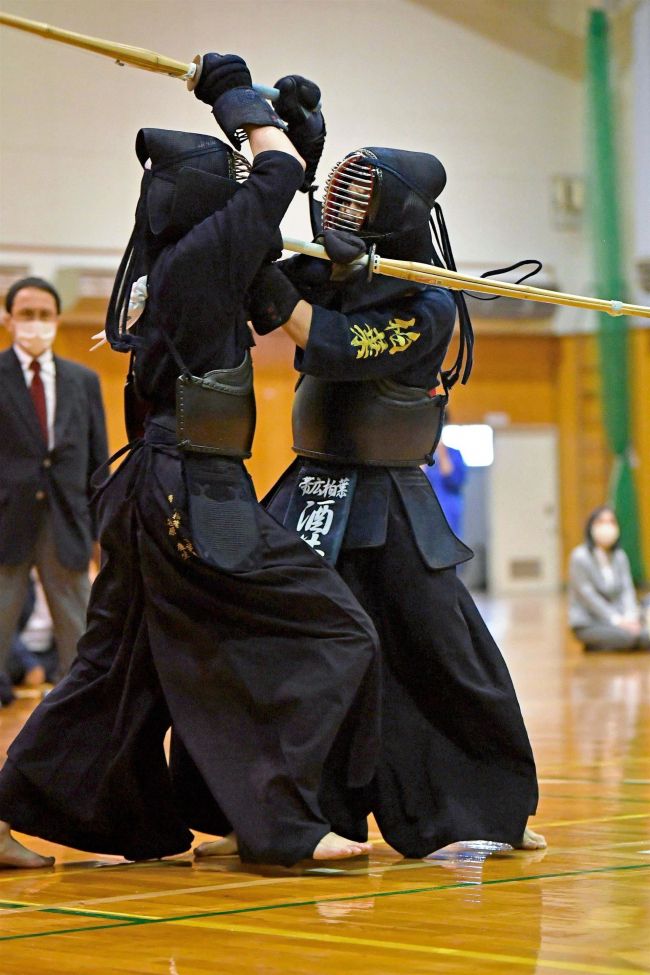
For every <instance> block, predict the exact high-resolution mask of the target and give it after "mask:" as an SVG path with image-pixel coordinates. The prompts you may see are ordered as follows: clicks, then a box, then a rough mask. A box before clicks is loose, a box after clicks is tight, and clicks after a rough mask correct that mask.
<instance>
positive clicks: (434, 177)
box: [322, 146, 447, 260]
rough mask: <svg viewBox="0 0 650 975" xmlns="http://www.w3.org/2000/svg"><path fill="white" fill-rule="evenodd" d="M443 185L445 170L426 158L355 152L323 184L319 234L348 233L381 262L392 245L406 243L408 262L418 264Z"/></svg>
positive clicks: (377, 149) (379, 151)
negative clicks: (370, 247)
mask: <svg viewBox="0 0 650 975" xmlns="http://www.w3.org/2000/svg"><path fill="white" fill-rule="evenodd" d="M446 182H447V174H446V173H445V168H444V166H443V165H442V163H441V162H440V160H439V159H437V158H436V157H435V156H433V155H431V154H430V153H427V152H410V151H408V150H405V149H386V148H380V147H376V146H373V147H366V148H364V149H358V150H356V151H355V152H351V153H348V155H347V156H346V157H345V158H344V159H342V160H341V162H339V163H337V165H336V166H335V167H334V168H333V169H332V171H331V172H330V174H329V176H328V178H327V183H326V186H325V193H324V197H323V215H322V220H323V229H324V230H347V231H350V232H352V233H354V234H356V235H357V236H359V237H361V238H363V239H364V240H367V241H368V242H369V243H371V244H376V245H377V250H378V252H379V253H381V254H384V255H385V256H389V251H393V250H395V246H391V242H392V244H393V245H397V244H398V241H399V240H401V239H406V241H407V249H408V247H409V244H410V256H411V259H412V260H420V259H422V258H423V257H425V255H423V254H422V253H421V252H422V247H423V244H424V242H425V240H429V241H430V233H429V231H428V225H429V216H430V212H431V209H432V208H433V206H434V204H435V201H436V199H437V197H438V196H439V195H440V193H442V191H443V189H444V187H445V184H446ZM423 230H424V231H426V233H425V234H424V235H423V233H422V231H423ZM414 246H415V248H416V249H417V251H418V252H419V253H415V252H414ZM399 250H403V248H402V247H399ZM390 256H398V254H390ZM399 256H401V255H399ZM430 256H432V255H430V254H427V255H426V257H427V258H428V257H430Z"/></svg>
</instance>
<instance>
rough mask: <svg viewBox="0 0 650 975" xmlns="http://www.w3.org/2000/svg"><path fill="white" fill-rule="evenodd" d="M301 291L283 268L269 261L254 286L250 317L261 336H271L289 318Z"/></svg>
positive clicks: (251, 292)
mask: <svg viewBox="0 0 650 975" xmlns="http://www.w3.org/2000/svg"><path fill="white" fill-rule="evenodd" d="M299 301H300V294H299V292H298V291H296V289H295V288H294V286H293V285H292V283H291V281H289V279H288V278H286V277H285V276H284V274H283V273H282V271H281V270H280V268H279V267H276V266H275V265H274V264H266V265H264V266H263V267H262V268H260V270H259V271H258V272H257V274H256V275H255V278H254V279H253V283H252V284H251V287H250V294H249V305H248V316H249V318H250V321H251V323H252V325H253V328H254V329H255V331H256V332H257V334H258V335H268V334H269V332H273V331H274V330H275V329H276V328H280V326H281V325H284V323H285V322H287V321H289V319H290V318H291V315H292V314H293V310H294V308H295V307H296V305H297V304H298V302H299Z"/></svg>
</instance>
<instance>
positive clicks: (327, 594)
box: [0, 54, 379, 867]
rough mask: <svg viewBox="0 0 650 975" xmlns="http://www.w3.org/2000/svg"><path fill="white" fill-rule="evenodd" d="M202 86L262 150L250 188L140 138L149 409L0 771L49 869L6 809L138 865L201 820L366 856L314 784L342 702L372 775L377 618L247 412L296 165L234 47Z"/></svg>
mask: <svg viewBox="0 0 650 975" xmlns="http://www.w3.org/2000/svg"><path fill="white" fill-rule="evenodd" d="M313 88H315V86H312V89H313ZM316 91H317V89H316ZM195 93H196V95H197V96H198V97H199V98H200V99H201V100H203V101H204V102H207V103H208V104H209V105H211V106H213V112H214V115H215V117H216V119H217V121H218V123H219V124H220V126H221V128H222V129H223V130H224V132H226V134H227V135H228V136H229V137H230V139H231V141H232V142H233V144H235V145H236V146H238V145H239V142H238V135H237V132H238V131H239V130H241V129H242V128H243V129H244V130H245V132H246V134H247V136H248V138H249V139H250V144H251V149H252V153H253V156H254V162H253V166H252V170H251V171H250V175H248V178H246V179H245V180H244V181H243V182H241V183H238V182H237V181H236V179H235V176H236V175H237V172H238V170H239V169H240V168H241V167H242V165H243V164H244V163H245V159H244V157H240V156H239V155H238V154H234V153H233V151H232V149H231V148H230V147H229V146H227V145H226V144H225V143H223V142H221V141H220V140H218V139H216V138H213V137H211V136H206V135H198V134H192V133H185V132H169V131H164V130H159V129H143V130H141V131H140V133H139V134H138V137H137V142H136V151H137V155H138V158H139V160H140V162H141V164H142V165H143V167H144V175H143V181H142V189H141V195H140V199H139V202H138V206H137V210H136V221H135V228H134V231H133V235H132V237H131V240H130V242H129V245H128V248H127V251H126V253H125V256H124V259H123V261H122V265H121V267H120V269H119V271H118V277H117V280H116V284H115V288H114V291H113V296H112V298H111V302H110V305H109V311H108V317H107V336H108V338H109V341H110V342H111V344H112V345H113V347H114V348H116V349H118V350H122V351H129V352H131V353H132V375H131V376H130V380H131V381H134V382H135V393H136V394H137V404H138V405H139V407H140V411H141V412H142V409H143V408H144V411H146V425H145V428H144V433H143V434H142V435H141V436H140V435H139V436H138V437H137V438H136V439H135V440H132V441H131V442H130V444H129V447H130V450H129V453H128V456H127V458H126V460H125V461H124V462H123V463H122V464H121V466H120V467H119V468H118V469H117V471H115V472H114V473H113V474H112V476H110V477H109V478H108V480H107V481H106V482H105V483H104V484H103V485H102V486H101V488H100V489H99V492H98V493H99V497H98V502H97V505H98V515H99V524H100V540H101V545H102V550H103V561H102V568H101V571H100V573H99V575H98V577H97V580H96V582H95V584H94V587H93V591H92V597H91V602H90V606H89V611H88V629H87V632H86V633H85V635H84V636H83V638H82V639H81V641H80V643H79V646H78V657H77V659H76V661H75V663H74V664H73V667H72V670H71V672H70V674H69V676H68V677H67V678H66V679H65V680H64V681H63V682H62V683H61V684H59V685H58V686H57V687H56V688H55V689H54V690H53V691H52V692H51V693H50V694H49V695H48V696H47V698H46V699H45V700H44V701H43V702H42V703H41V704H40V705H39V707H38V708H37V709H36V710H35V711H34V713H33V714H32V716H31V717H30V719H29V721H28V722H27V724H26V725H25V727H24V729H23V730H22V732H21V733H20V734H19V736H18V737H17V739H16V740H15V741H14V743H13V744H12V746H11V747H10V749H9V757H8V759H7V762H6V764H5V766H4V768H3V769H2V771H1V772H0V820H2V822H1V823H0V865H4V866H14V867H34V866H46V865H49V864H50V863H51V862H52V858H47V857H41V856H39V855H37V854H35V853H32V852H31V851H29V850H28V849H27V848H25V847H23V846H22V845H21V844H19V843H18V842H17V841H16V840H15V839H14V838H13V837H12V836H11V833H10V829H9V824H11V827H13V828H15V829H17V830H19V831H21V832H24V833H28V834H30V835H35V836H40V837H42V838H44V839H48V840H51V841H53V842H57V843H62V844H65V845H67V846H72V847H75V848H77V849H84V850H88V851H93V852H98V853H109V854H118V855H123V856H124V857H126V858H128V859H133V860H137V859H145V858H158V857H163V856H167V855H171V854H177V853H180V852H182V851H184V850H186V849H187V848H188V847H189V846H190V844H191V840H192V835H191V833H190V832H189V830H188V827H189V828H196V829H202V830H206V831H209V832H211V833H218V834H223V835H227V834H229V833H230V832H231V831H232V830H233V829H234V830H236V832H237V836H238V839H239V852H240V855H241V856H242V858H245V859H247V860H249V861H256V862H271V863H280V864H285V865H290V864H293V863H295V862H297V861H298V860H301V859H303V858H307V857H312V856H313V857H314V858H316V859H329V858H340V857H346V856H353V855H358V854H360V853H365V852H367V850H368V849H369V845H368V844H364V843H361V842H359V841H357V840H348V839H345V838H343V837H341V836H337V835H335V834H334V833H333V832H332V831H331V829H330V824H329V822H328V821H327V820H326V818H325V817H324V815H323V814H322V812H321V809H320V806H319V801H318V795H317V794H318V789H319V782H320V776H321V771H322V767H323V764H324V762H325V759H326V756H327V754H328V752H329V751H330V749H331V746H332V743H333V742H334V740H335V737H336V735H337V732H338V730H339V728H340V727H341V725H342V722H343V721H344V719H345V718H346V715H347V714H348V712H350V710H351V708H352V705H353V703H354V714H355V715H361V717H360V718H359V719H357V718H356V717H354V716H353V717H352V718H351V719H350V720H352V721H353V722H354V724H355V734H354V738H355V745H354V746H353V749H352V753H351V754H350V756H349V762H348V768H347V773H346V776H345V777H346V779H347V781H348V782H349V783H350V784H356V785H361V784H363V783H364V782H368V781H369V780H370V779H371V777H372V774H373V772H374V767H375V753H376V750H377V748H376V746H377V744H378V731H377V727H376V712H377V710H378V708H377V706H376V704H377V692H378V676H379V666H378V661H379V658H378V652H377V638H376V633H375V631H374V627H373V625H372V623H371V621H370V619H369V618H368V617H367V615H366V614H365V613H364V612H363V610H361V608H360V607H359V605H358V603H357V602H356V600H355V599H354V597H353V596H352V594H351V593H350V592H349V590H348V588H347V587H346V586H345V585H344V584H343V583H342V581H341V579H340V578H339V577H338V575H337V573H336V572H335V571H334V570H333V569H332V568H331V566H328V565H327V564H326V563H324V562H323V560H322V559H321V558H320V557H319V556H318V555H317V554H316V553H314V552H313V551H311V549H310V548H309V547H308V546H306V545H304V544H303V543H302V542H301V541H300V540H299V539H298V538H296V536H295V534H293V533H291V532H289V531H287V530H286V529H284V528H282V527H281V526H279V525H278V524H277V522H276V521H274V519H273V518H272V517H271V516H270V515H268V514H267V513H266V512H265V511H264V510H263V509H262V508H261V507H260V506H259V505H258V504H257V502H256V499H255V496H254V493H253V488H252V485H251V482H250V478H249V477H248V475H247V473H246V471H245V468H244V466H243V463H242V458H245V457H247V456H249V455H250V447H251V441H252V435H253V427H254V399H253V392H252V375H251V365H250V357H249V346H250V345H251V344H252V337H251V333H250V330H249V327H248V326H247V321H246V312H245V303H244V298H245V295H246V291H247V289H248V287H249V285H250V283H251V281H252V279H253V277H254V275H255V273H256V272H257V271H258V269H259V267H260V265H261V264H262V262H263V261H264V260H265V259H266V258H267V255H268V253H269V251H270V250H271V249H273V248H274V247H275V249H276V250H277V243H276V238H277V235H278V227H279V224H280V220H281V219H282V217H283V215H284V213H285V211H286V209H287V207H288V205H289V203H290V201H291V199H292V197H293V195H294V193H295V192H296V190H297V189H298V188H299V187H301V184H303V181H304V180H305V172H304V163H303V159H302V158H301V155H300V154H299V151H298V150H297V149H295V148H294V146H293V144H292V142H290V140H289V138H287V135H285V133H284V132H283V129H285V128H286V123H284V122H283V121H282V120H281V119H280V118H279V117H278V115H277V114H276V112H275V111H274V110H273V109H272V108H271V106H270V105H269V104H268V103H267V102H265V101H264V100H263V99H262V98H261V97H260V96H259V95H258V94H257V93H256V92H255V91H254V89H253V88H252V87H251V77H250V73H249V71H248V68H247V67H246V64H245V62H244V61H242V59H241V58H239V57H237V56H235V55H224V56H221V55H217V54H208V55H206V56H205V58H204V59H203V70H202V75H201V79H200V83H199V85H198V87H197V88H196V92H195ZM312 93H313V92H312ZM317 100H318V99H317V98H316V99H312V102H311V103H310V109H306V110H304V111H303V115H302V120H303V121H304V118H305V116H307V115H310V113H311V109H313V108H314V107H315V103H316V101H317ZM312 121H314V122H315V123H318V125H320V127H321V128H322V127H323V126H322V120H321V121H320V122H318V119H315V120H312ZM318 125H316V128H317V127H318ZM299 128H300V127H299ZM312 128H313V126H312ZM307 130H309V126H308V127H307ZM288 134H289V136H290V137H292V136H293V138H294V141H295V142H296V144H300V142H301V134H302V136H304V138H303V143H304V145H303V146H302V151H304V153H305V155H307V156H309V155H310V154H311V155H312V159H311V163H312V168H314V165H315V161H316V162H317V155H318V154H319V153H320V150H319V149H318V145H317V143H318V139H316V140H314V139H313V138H312V137H313V135H314V133H313V131H312V132H310V131H306V132H305V131H304V130H301V131H299V132H298V133H297V134H296V133H292V127H291V126H289V129H288ZM320 145H321V147H322V138H321V140H320ZM145 275H146V277H147V280H146V291H147V299H146V304H145V308H144V311H143V312H142V314H141V316H140V318H139V319H138V321H137V322H136V323H135V325H134V327H133V329H132V330H130V331H129V330H128V329H127V328H125V322H126V315H127V304H128V301H129V297H130V296H131V293H132V289H133V285H134V282H136V281H137V282H139V287H140V291H142V287H143V280H142V279H143V276H145ZM136 291H137V289H136ZM126 324H128V322H126ZM129 389H130V394H131V395H130V398H129V400H128V401H127V407H128V411H129V414H130V415H129V416H128V417H127V419H129V420H130V422H131V424H134V422H135V420H134V415H135V412H136V411H134V410H133V404H134V402H135V401H134V398H133V393H134V390H133V387H132V386H130V387H129ZM129 403H130V404H131V405H130V406H129ZM170 725H172V726H173V745H172V756H171V774H170V768H169V767H168V765H167V762H166V759H165V754H164V749H163V738H164V735H165V733H166V731H167V729H168V727H169V726H170Z"/></svg>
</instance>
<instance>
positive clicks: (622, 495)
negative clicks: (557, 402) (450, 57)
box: [587, 10, 645, 582]
mask: <svg viewBox="0 0 650 975" xmlns="http://www.w3.org/2000/svg"><path fill="white" fill-rule="evenodd" d="M587 72H588V73H587V85H588V104H589V126H588V132H589V196H588V199H589V210H590V216H591V224H592V226H591V231H592V240H593V258H594V271H595V273H594V279H595V284H596V289H597V292H598V297H600V298H616V299H619V300H625V297H626V290H627V289H626V287H625V281H624V276H623V272H622V251H621V235H620V219H619V182H618V178H617V167H616V152H615V127H614V113H613V111H612V97H611V89H610V84H609V30H608V22H607V15H606V13H605V11H603V10H592V11H591V13H590V17H589V33H588V40H587ZM598 346H599V360H600V378H601V388H602V391H603V392H602V395H603V404H602V406H603V421H604V424H605V429H606V432H607V440H608V442H609V446H610V448H611V450H612V452H613V453H614V455H615V461H614V466H613V469H612V475H611V480H610V497H609V501H610V503H611V504H612V505H613V507H614V509H615V511H616V515H617V517H618V520H619V522H620V525H621V544H622V546H623V548H624V549H625V551H626V552H627V554H628V556H629V558H630V563H631V566H632V573H633V575H634V578H635V580H636V581H637V582H641V581H642V580H643V579H644V577H645V574H644V568H643V560H642V555H641V543H640V537H639V517H638V508H637V502H636V492H635V488H634V479H633V476H632V469H631V465H630V449H631V443H630V395H629V389H630V371H629V362H628V320H627V318H626V317H624V316H620V317H612V316H611V315H607V314H604V313H598Z"/></svg>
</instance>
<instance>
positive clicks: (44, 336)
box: [14, 321, 56, 358]
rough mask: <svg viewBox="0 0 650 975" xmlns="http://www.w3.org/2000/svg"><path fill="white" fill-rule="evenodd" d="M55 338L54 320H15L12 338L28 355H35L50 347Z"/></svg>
mask: <svg viewBox="0 0 650 975" xmlns="http://www.w3.org/2000/svg"><path fill="white" fill-rule="evenodd" d="M55 338H56V323H55V322H39V321H32V322H15V324H14V340H15V342H16V344H17V345H19V346H20V348H21V349H24V351H25V352H27V353H28V354H29V355H31V356H34V358H36V357H37V356H39V355H41V353H42V352H45V350H46V349H50V348H51V347H52V343H53V342H54V339H55Z"/></svg>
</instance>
